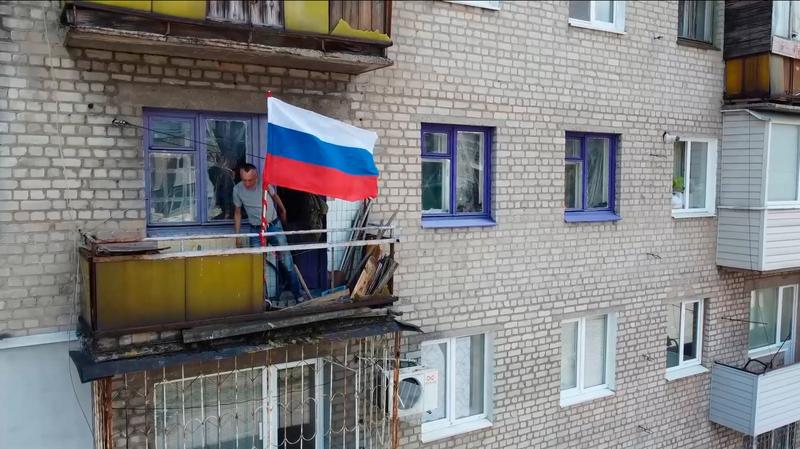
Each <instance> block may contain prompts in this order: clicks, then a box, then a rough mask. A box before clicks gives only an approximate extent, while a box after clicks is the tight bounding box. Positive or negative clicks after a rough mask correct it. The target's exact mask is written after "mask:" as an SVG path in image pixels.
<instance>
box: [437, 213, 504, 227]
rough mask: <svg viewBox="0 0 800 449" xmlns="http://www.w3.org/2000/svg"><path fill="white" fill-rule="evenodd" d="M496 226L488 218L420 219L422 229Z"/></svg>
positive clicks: (494, 222) (495, 223)
mask: <svg viewBox="0 0 800 449" xmlns="http://www.w3.org/2000/svg"><path fill="white" fill-rule="evenodd" d="M496 225H497V222H496V221H494V220H493V219H492V218H488V217H425V216H423V217H422V227H423V228H424V229H428V228H430V229H436V228H479V227H484V228H485V227H490V226H496Z"/></svg>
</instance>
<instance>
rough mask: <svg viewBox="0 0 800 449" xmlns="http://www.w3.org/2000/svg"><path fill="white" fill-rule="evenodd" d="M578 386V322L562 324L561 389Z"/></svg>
mask: <svg viewBox="0 0 800 449" xmlns="http://www.w3.org/2000/svg"><path fill="white" fill-rule="evenodd" d="M577 386H578V322H577V321H571V322H568V323H561V389H562V390H569V389H570V388H575V387H577Z"/></svg>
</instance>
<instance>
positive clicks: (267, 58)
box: [62, 0, 392, 73]
mask: <svg viewBox="0 0 800 449" xmlns="http://www.w3.org/2000/svg"><path fill="white" fill-rule="evenodd" d="M63 4H64V8H63V14H62V21H63V22H64V23H65V24H66V25H68V31H67V37H66V43H67V45H69V46H73V47H86V48H100V49H106V50H119V51H127V52H144V51H146V52H150V53H154V54H163V55H169V56H182V57H199V58H203V59H218V60H224V61H232V62H249V63H263V64H270V65H277V66H281V67H296V68H306V69H311V70H323V71H334V72H343V73H363V72H365V71H369V70H374V69H377V68H380V67H385V66H388V65H390V64H391V61H390V60H388V59H387V58H386V52H385V49H386V48H387V47H389V46H391V45H392V41H391V38H390V37H389V36H390V34H391V33H390V30H391V16H392V15H391V9H392V8H391V1H390V0H372V1H357V0H314V1H311V0H292V1H287V2H284V1H279V0H234V1H229V0H194V1H174V0H137V1H130V2H120V1H114V0H67V1H65V2H64V3H63ZM278 49H280V51H278Z"/></svg>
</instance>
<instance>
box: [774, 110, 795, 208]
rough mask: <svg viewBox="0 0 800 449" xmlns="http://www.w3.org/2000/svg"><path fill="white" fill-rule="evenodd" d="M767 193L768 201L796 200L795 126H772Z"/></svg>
mask: <svg viewBox="0 0 800 449" xmlns="http://www.w3.org/2000/svg"><path fill="white" fill-rule="evenodd" d="M771 126H772V136H771V138H770V145H769V176H768V178H769V179H768V182H767V192H768V196H769V200H770V201H792V200H795V199H796V198H797V182H798V178H797V162H798V161H797V143H798V134H797V126H793V125H780V124H772V125H771Z"/></svg>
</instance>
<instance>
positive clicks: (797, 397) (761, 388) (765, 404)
mask: <svg viewBox="0 0 800 449" xmlns="http://www.w3.org/2000/svg"><path fill="white" fill-rule="evenodd" d="M796 421H800V364H794V365H790V366H787V367H784V368H780V369H776V370H774V371H770V372H768V373H766V374H762V375H760V376H758V401H757V410H756V426H755V432H756V433H762V432H768V431H770V430H773V429H777V428H778V427H781V426H785V425H787V424H789V423H793V422H796Z"/></svg>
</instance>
